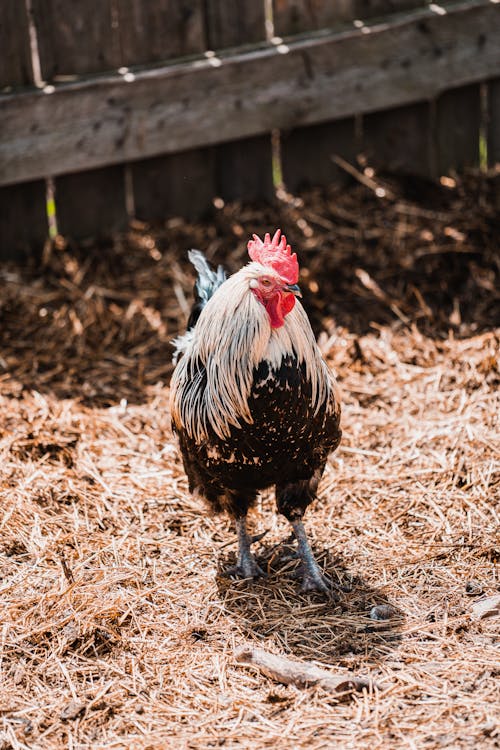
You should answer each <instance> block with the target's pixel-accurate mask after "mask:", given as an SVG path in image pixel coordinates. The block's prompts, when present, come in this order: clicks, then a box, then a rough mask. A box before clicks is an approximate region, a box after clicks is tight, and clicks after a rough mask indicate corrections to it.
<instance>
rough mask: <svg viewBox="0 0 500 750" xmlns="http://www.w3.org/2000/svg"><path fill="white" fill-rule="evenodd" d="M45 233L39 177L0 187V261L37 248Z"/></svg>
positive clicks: (45, 224)
mask: <svg viewBox="0 0 500 750" xmlns="http://www.w3.org/2000/svg"><path fill="white" fill-rule="evenodd" d="M47 234H48V228H47V212H46V209H45V182H44V181H43V180H36V181H35V182H25V183H23V184H22V185H9V186H8V187H3V188H0V260H9V259H12V260H15V259H17V260H19V259H20V258H23V257H24V256H26V255H28V254H29V252H30V250H31V249H33V248H35V249H36V250H40V249H41V247H42V246H43V243H44V241H45V239H46V237H47Z"/></svg>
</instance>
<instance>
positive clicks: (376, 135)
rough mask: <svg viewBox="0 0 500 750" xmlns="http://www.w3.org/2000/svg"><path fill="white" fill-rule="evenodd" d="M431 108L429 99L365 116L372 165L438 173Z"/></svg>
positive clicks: (424, 174) (366, 146)
mask: <svg viewBox="0 0 500 750" xmlns="http://www.w3.org/2000/svg"><path fill="white" fill-rule="evenodd" d="M433 125H434V120H433V117H432V109H431V106H430V105H429V103H428V102H421V103H419V104H411V105H409V106H406V107H397V108H396V109H389V110H385V111H383V112H375V113H374V114H369V115H365V116H364V117H363V124H362V128H363V138H362V143H363V146H362V148H363V153H364V155H365V156H366V158H367V160H368V163H369V165H370V166H372V167H375V169H382V170H384V171H386V172H395V173H399V174H407V175H414V176H417V177H427V178H431V177H434V176H436V175H435V166H434V144H433V137H432V132H433Z"/></svg>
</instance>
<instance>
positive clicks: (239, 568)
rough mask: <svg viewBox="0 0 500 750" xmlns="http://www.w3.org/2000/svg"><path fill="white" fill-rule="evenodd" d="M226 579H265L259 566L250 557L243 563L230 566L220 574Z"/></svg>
mask: <svg viewBox="0 0 500 750" xmlns="http://www.w3.org/2000/svg"><path fill="white" fill-rule="evenodd" d="M222 575H223V576H224V577H227V578H265V577H266V575H267V574H266V573H265V572H264V571H263V570H262V568H261V567H260V565H259V564H258V563H257V562H256V561H255V560H254V559H253V558H252V557H250V558H249V560H247V561H245V562H243V561H242V562H241V563H238V564H236V565H231V567H230V568H228V569H227V570H225V571H224V572H223V574H222Z"/></svg>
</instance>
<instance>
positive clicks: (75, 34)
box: [32, 0, 120, 81]
mask: <svg viewBox="0 0 500 750" xmlns="http://www.w3.org/2000/svg"><path fill="white" fill-rule="evenodd" d="M32 3H33V17H34V20H35V24H36V28H37V35H38V49H39V53H40V64H41V68H42V77H43V78H44V80H46V81H54V80H58V79H59V80H60V79H61V78H62V79H64V78H66V77H71V76H80V75H83V74H85V73H100V72H102V71H105V70H112V69H114V68H118V67H119V66H120V47H119V38H118V28H117V23H116V18H115V17H114V13H113V0H85V2H81V3H68V2H67V0H32Z"/></svg>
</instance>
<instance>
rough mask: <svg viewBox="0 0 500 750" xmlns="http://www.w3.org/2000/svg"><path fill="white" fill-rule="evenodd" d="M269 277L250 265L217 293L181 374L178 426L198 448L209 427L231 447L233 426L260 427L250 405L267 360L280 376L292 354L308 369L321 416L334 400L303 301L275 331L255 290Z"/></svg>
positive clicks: (175, 412) (175, 400) (176, 392)
mask: <svg viewBox="0 0 500 750" xmlns="http://www.w3.org/2000/svg"><path fill="white" fill-rule="evenodd" d="M262 273H266V269H265V268H264V267H263V266H261V265H260V264H258V263H249V264H248V265H247V266H245V267H244V268H242V269H241V271H238V273H236V274H234V276H231V277H230V278H229V279H228V280H227V281H225V282H224V284H222V285H221V286H220V287H219V289H217V291H216V292H215V294H214V295H213V297H212V298H211V299H210V300H209V301H208V303H207V305H206V306H205V307H204V309H203V311H202V313H201V315H200V318H199V320H198V322H197V324H196V327H195V329H194V332H193V336H192V338H191V340H190V341H189V342H188V343H187V345H186V350H185V353H184V356H183V358H182V359H181V361H180V362H179V364H178V365H177V367H176V369H175V371H174V375H173V378H172V386H171V397H170V398H171V410H172V418H173V420H174V423H175V424H177V425H178V426H181V425H182V426H183V427H184V429H185V430H187V432H188V434H189V435H190V436H191V437H192V438H193V439H195V441H196V442H197V443H200V442H202V441H203V440H204V439H205V438H206V437H207V431H208V428H209V427H210V428H211V429H212V430H213V431H214V432H215V433H216V435H218V436H219V437H220V438H221V439H224V438H226V437H228V436H229V433H230V426H231V425H234V426H236V427H238V426H241V424H242V423H243V422H247V423H251V422H252V415H251V413H250V410H249V406H248V399H249V396H250V393H251V388H252V383H253V376H254V370H255V369H256V368H257V367H258V365H259V364H260V362H262V360H266V361H268V362H269V364H270V366H271V368H274V369H278V368H279V366H280V364H281V362H282V360H283V358H284V357H285V356H286V355H287V354H291V353H293V354H295V356H296V357H297V359H298V361H299V362H300V363H304V364H305V366H306V375H307V378H308V379H309V380H310V382H311V385H312V402H313V406H314V407H315V409H316V411H317V410H318V409H319V408H320V407H321V405H322V404H324V403H325V401H329V400H330V399H328V396H329V392H330V390H331V388H333V387H334V381H333V376H332V375H331V374H330V372H329V370H328V367H327V365H326V363H325V362H324V360H323V359H322V357H321V354H320V351H319V349H318V347H317V345H316V341H315V338H314V334H313V332H312V329H311V325H310V323H309V319H308V318H307V315H306V313H305V311H304V309H303V307H302V305H301V304H300V302H298V301H297V302H296V304H295V307H294V308H293V310H292V311H291V312H290V313H289V314H288V315H287V316H286V317H285V323H284V325H283V326H281V327H280V328H274V329H273V328H271V323H270V320H269V316H268V314H267V312H266V309H265V308H264V306H263V305H262V304H261V303H260V302H259V301H258V300H257V299H256V297H255V295H254V294H253V293H252V292H251V291H250V288H249V283H250V280H251V279H252V278H254V277H255V276H256V275H260V274H262ZM200 365H201V368H202V371H201V372H200ZM203 368H204V369H205V371H206V385H205V387H204V388H203Z"/></svg>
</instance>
